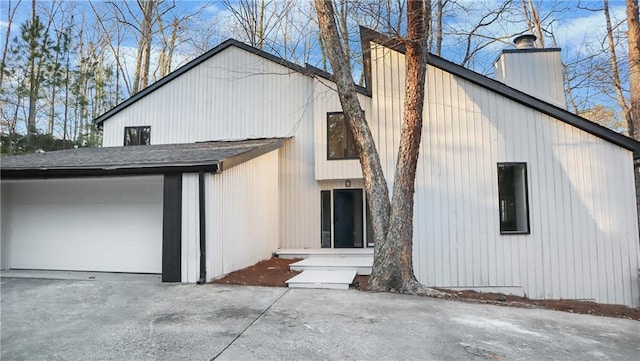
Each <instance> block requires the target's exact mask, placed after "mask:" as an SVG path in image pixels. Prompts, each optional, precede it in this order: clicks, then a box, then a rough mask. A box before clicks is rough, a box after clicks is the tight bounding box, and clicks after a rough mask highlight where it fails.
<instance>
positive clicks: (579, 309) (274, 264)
mask: <svg viewBox="0 0 640 361" xmlns="http://www.w3.org/2000/svg"><path fill="white" fill-rule="evenodd" d="M299 260H300V259H283V258H271V259H268V260H266V261H262V262H259V263H257V264H255V265H253V266H251V267H247V268H245V269H241V270H239V271H235V272H231V273H229V274H227V275H225V276H223V277H222V278H219V279H217V280H215V281H214V283H222V284H235V285H250V286H269V287H287V284H286V283H285V281H286V280H288V279H290V278H291V277H293V276H295V275H297V274H298V273H300V272H295V271H291V270H289V264H291V263H293V262H297V261H299ZM368 280H369V277H368V276H356V279H355V280H354V282H353V284H352V285H351V287H352V288H355V289H359V290H361V291H367V290H368V287H367V283H368ZM439 290H440V291H442V292H445V293H447V294H448V295H450V297H451V299H455V300H459V301H465V302H474V303H487V304H492V305H500V306H509V307H524V308H543V309H548V310H556V311H564V312H570V313H582V314H589V315H594V316H606V317H616V318H626V319H631V320H637V321H640V308H630V307H626V306H622V305H605V304H600V303H595V302H587V301H577V300H531V299H528V298H526V297H519V296H510V295H504V294H501V293H480V292H475V291H454V290H447V289H439Z"/></svg>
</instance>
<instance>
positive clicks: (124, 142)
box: [122, 125, 151, 147]
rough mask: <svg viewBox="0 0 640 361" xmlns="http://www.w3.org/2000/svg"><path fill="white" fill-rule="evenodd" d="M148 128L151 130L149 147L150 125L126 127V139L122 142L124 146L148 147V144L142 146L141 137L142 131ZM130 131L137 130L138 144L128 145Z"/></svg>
mask: <svg viewBox="0 0 640 361" xmlns="http://www.w3.org/2000/svg"><path fill="white" fill-rule="evenodd" d="M145 128H148V129H149V145H150V144H151V126H150V125H136V126H130V127H124V139H123V141H122V145H123V146H125V147H132V146H136V145H147V144H140V136H141V134H142V132H141V130H142V129H145ZM128 129H135V130H136V138H137V143H138V144H127V130H128Z"/></svg>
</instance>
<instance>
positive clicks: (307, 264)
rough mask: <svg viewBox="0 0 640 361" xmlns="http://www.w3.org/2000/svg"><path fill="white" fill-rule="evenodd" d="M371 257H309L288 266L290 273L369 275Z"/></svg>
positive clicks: (371, 265)
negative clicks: (352, 273)
mask: <svg viewBox="0 0 640 361" xmlns="http://www.w3.org/2000/svg"><path fill="white" fill-rule="evenodd" d="M372 267H373V256H369V257H363V256H357V257H328V256H325V257H315V256H314V257H309V258H306V259H303V260H302V261H298V262H295V263H292V264H290V265H289V268H290V269H291V270H292V271H355V272H356V273H357V274H359V275H370V274H371V268H372Z"/></svg>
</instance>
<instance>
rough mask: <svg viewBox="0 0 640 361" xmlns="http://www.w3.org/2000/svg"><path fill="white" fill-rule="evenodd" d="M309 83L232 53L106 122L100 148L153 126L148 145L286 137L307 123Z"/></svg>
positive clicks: (256, 59) (272, 65)
mask: <svg viewBox="0 0 640 361" xmlns="http://www.w3.org/2000/svg"><path fill="white" fill-rule="evenodd" d="M312 82H313V80H312V79H311V78H309V77H307V76H303V75H302V74H299V73H297V72H294V71H292V70H290V69H288V68H286V67H284V66H281V65H278V64H276V63H274V62H271V61H268V60H265V59H263V58H261V57H259V56H257V55H254V54H251V53H249V52H246V51H244V50H241V49H238V48H236V47H230V48H228V49H226V50H225V51H223V52H221V53H219V54H217V55H216V56H214V57H212V58H210V59H208V60H206V61H205V62H203V63H202V64H200V65H198V66H196V67H194V68H192V69H191V70H189V71H188V72H186V73H185V74H183V75H181V76H180V77H178V78H175V79H174V80H172V81H171V82H170V83H168V84H165V85H164V86H162V87H161V88H159V89H157V90H155V91H154V92H152V93H150V94H148V95H147V96H145V97H144V98H142V99H140V100H139V101H137V102H136V103H135V105H133V106H129V107H128V108H125V109H123V110H122V111H120V112H119V113H118V114H115V115H114V116H113V117H111V118H110V119H108V120H107V121H105V122H104V137H103V145H104V146H106V147H109V146H121V145H122V142H123V139H124V127H125V126H135V125H139V126H143V125H149V126H151V144H167V143H190V142H196V141H207V140H223V139H245V138H261V137H286V136H291V135H294V134H295V133H296V130H297V129H298V127H300V126H301V123H303V122H305V121H308V120H309V116H310V115H311V112H310V107H312V106H313V102H312V100H313V94H312V91H311V84H312Z"/></svg>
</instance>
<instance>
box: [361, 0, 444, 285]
mask: <svg viewBox="0 0 640 361" xmlns="http://www.w3.org/2000/svg"><path fill="white" fill-rule="evenodd" d="M430 15H431V8H430V2H429V1H425V2H418V1H409V2H408V3H407V18H408V19H407V39H406V42H405V45H406V54H405V63H406V80H405V101H404V110H403V121H402V133H401V137H400V149H399V151H398V160H397V163H396V174H395V180H394V185H393V200H392V202H391V218H390V222H389V230H388V233H387V237H386V239H384V240H383V241H382V242H377V243H376V246H375V247H376V257H375V258H374V264H373V273H372V274H371V278H370V280H369V285H370V287H371V288H372V289H375V290H380V291H389V290H392V291H398V292H406V293H416V292H421V291H422V290H423V286H422V285H420V284H419V283H418V281H417V280H416V278H415V276H414V274H413V200H414V193H415V178H416V168H417V166H418V153H419V149H420V141H421V138H422V110H423V105H424V86H425V80H426V73H427V56H428V54H429V53H428V49H427V41H428V34H429V25H430V21H431V20H430V19H431V16H430Z"/></svg>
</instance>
